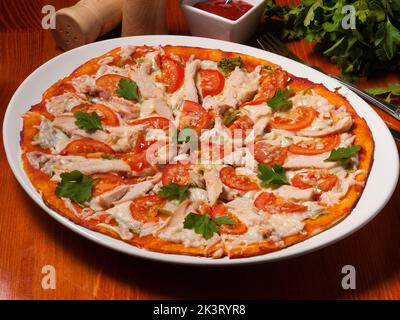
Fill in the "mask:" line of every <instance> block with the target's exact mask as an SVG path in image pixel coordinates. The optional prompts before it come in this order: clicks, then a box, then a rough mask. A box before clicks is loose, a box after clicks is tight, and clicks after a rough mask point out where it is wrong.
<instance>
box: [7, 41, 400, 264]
mask: <svg viewBox="0 0 400 320" xmlns="http://www.w3.org/2000/svg"><path fill="white" fill-rule="evenodd" d="M167 44H171V45H178V46H179V45H183V46H193V47H204V48H214V49H221V50H224V51H233V52H240V53H243V54H248V55H251V56H254V57H258V58H262V59H266V60H269V61H271V62H273V63H276V64H278V65H281V66H282V68H283V69H286V70H288V71H289V72H290V73H292V74H294V75H296V76H300V77H306V78H308V79H310V80H311V81H313V82H316V83H323V84H324V85H325V86H326V87H328V88H329V89H331V90H333V89H334V88H337V87H340V84H339V83H338V82H337V81H336V80H334V79H332V78H330V77H328V76H326V75H324V74H322V73H320V72H318V71H316V70H314V69H312V68H309V67H307V66H304V65H302V64H300V63H298V62H295V61H293V60H290V59H287V58H284V57H281V56H278V55H276V54H273V53H269V52H266V51H262V50H259V49H256V48H252V47H247V46H244V45H239V44H236V43H231V42H225V41H219V40H213V39H207V38H197V37H181V36H141V37H129V38H118V39H112V40H107V41H102V42H96V43H93V44H89V45H86V46H83V47H80V48H76V49H74V50H71V51H68V52H66V53H64V54H61V55H59V56H57V57H55V58H54V59H52V60H50V61H48V62H47V63H45V64H44V65H42V66H41V67H39V68H38V69H36V70H35V71H34V72H33V73H32V74H31V75H30V76H29V77H28V78H27V79H26V80H25V81H24V82H23V83H22V84H21V86H20V87H19V88H18V90H17V91H16V92H15V94H14V96H13V97H12V99H11V101H10V103H9V105H8V108H7V112H6V115H5V118H4V125H3V138H4V146H5V150H6V153H7V159H8V162H9V164H10V166H11V169H12V170H13V172H14V175H15V176H16V178H17V179H18V181H19V183H20V184H21V186H22V187H23V188H24V189H25V191H26V192H27V193H28V194H29V196H30V197H31V198H32V199H33V200H34V201H35V202H36V203H37V204H38V205H40V206H41V207H42V208H43V209H44V210H45V211H46V212H47V213H48V214H50V215H51V216H52V217H53V218H54V219H56V220H57V221H59V222H61V223H62V224H63V225H65V226H66V227H68V228H70V229H71V230H73V231H75V232H76V233H78V234H80V235H82V236H84V237H86V238H88V239H90V240H93V241H95V242H97V243H99V244H102V245H104V246H106V247H109V248H112V249H114V250H118V251H121V252H124V253H127V254H131V255H134V256H138V257H143V258H147V259H152V260H158V261H163V262H170V263H181V264H192V265H238V264H250V263H259V262H267V261H276V260H280V259H284V258H288V257H293V256H297V255H300V254H304V253H306V252H310V251H312V250H315V249H318V248H321V247H324V246H326V245H328V244H331V243H333V242H335V241H337V240H340V239H342V238H344V237H345V236H347V235H349V234H351V233H352V232H354V231H356V230H358V229H359V228H360V227H362V226H363V225H365V224H366V223H367V222H368V221H370V220H371V219H372V218H373V217H374V216H375V215H376V214H377V213H378V212H379V211H380V210H381V209H382V208H383V207H384V206H385V204H386V203H387V201H388V200H389V198H390V197H391V195H392V193H393V191H394V188H395V186H396V183H397V179H398V174H399V158H398V153H397V148H396V145H395V143H394V140H393V138H392V136H391V134H390V132H389V130H388V128H387V127H386V125H385V124H384V122H383V121H382V120H381V118H379V116H378V115H377V114H376V113H375V112H374V111H373V109H371V108H370V107H369V105H368V104H367V103H366V102H364V101H363V100H362V99H361V98H359V97H358V96H357V95H355V94H354V93H352V92H351V91H350V90H348V89H346V88H342V89H341V90H340V93H342V94H343V95H344V96H346V97H347V98H348V100H349V101H350V103H351V104H352V105H353V107H354V108H355V109H356V111H357V112H358V114H359V115H360V116H361V117H364V118H365V119H366V121H367V123H368V125H369V127H370V128H371V130H372V134H373V137H374V140H375V156H374V163H373V166H372V170H371V173H370V176H369V179H368V182H367V184H366V187H365V190H364V192H363V194H362V196H361V199H360V201H359V202H358V204H357V206H356V207H355V208H354V210H353V212H352V213H351V214H350V215H349V216H348V217H347V218H345V219H344V220H343V221H341V222H340V223H338V224H337V225H335V226H333V227H332V228H330V229H328V230H326V231H324V232H322V233H320V234H318V235H316V236H314V237H312V238H309V239H307V240H305V241H303V242H301V243H298V244H295V245H293V246H291V247H288V248H285V249H283V250H280V251H277V252H273V253H269V254H265V255H261V256H256V257H250V258H243V259H233V260H229V259H228V258H223V259H215V260H214V259H211V258H202V257H190V256H181V255H172V254H163V253H157V252H151V251H146V250H143V249H139V248H136V247H134V246H131V245H128V244H127V243H124V242H122V241H119V240H116V239H113V238H111V237H108V236H106V235H103V234H100V233H97V232H94V231H91V230H88V229H85V228H83V227H80V226H78V225H76V224H74V223H72V222H71V221H69V220H67V219H66V218H64V217H62V216H61V215H59V214H58V213H57V212H55V211H53V210H51V209H49V208H48V207H47V206H46V205H45V204H44V203H43V201H42V198H41V197H40V195H39V194H38V193H37V192H36V190H35V189H34V188H33V186H32V185H31V183H30V181H29V179H28V178H27V176H26V174H25V172H24V170H23V168H22V162H21V160H20V158H21V157H20V155H21V152H20V145H19V142H20V141H19V139H20V130H21V128H22V120H21V116H22V114H23V113H25V112H26V111H27V110H28V109H29V108H30V106H31V105H33V104H36V103H37V102H39V101H40V100H41V95H42V93H43V92H44V91H45V90H46V89H47V88H48V87H49V86H51V85H52V84H53V83H54V82H56V81H57V80H59V79H61V78H63V77H65V76H67V75H69V74H70V73H71V72H72V71H73V70H74V69H75V68H77V67H78V66H80V65H81V64H83V63H85V62H87V61H88V60H89V59H91V58H94V57H96V56H99V55H101V54H103V53H105V52H107V51H109V50H111V49H114V48H115V47H119V46H121V45H167Z"/></svg>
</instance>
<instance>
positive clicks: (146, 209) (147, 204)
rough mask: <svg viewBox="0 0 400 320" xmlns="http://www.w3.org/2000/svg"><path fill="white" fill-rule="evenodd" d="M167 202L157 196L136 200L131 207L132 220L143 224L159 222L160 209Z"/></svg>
mask: <svg viewBox="0 0 400 320" xmlns="http://www.w3.org/2000/svg"><path fill="white" fill-rule="evenodd" d="M165 201H166V200H164V199H162V198H160V197H158V196H156V195H149V196H142V197H139V198H136V199H135V201H132V203H131V205H130V210H131V215H132V218H133V219H135V220H138V221H141V222H143V223H146V222H157V221H158V218H157V215H158V209H159V208H160V207H161V206H162V205H163V204H164V203H165Z"/></svg>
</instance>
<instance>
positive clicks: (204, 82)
mask: <svg viewBox="0 0 400 320" xmlns="http://www.w3.org/2000/svg"><path fill="white" fill-rule="evenodd" d="M199 76H200V87H201V95H202V96H203V98H204V97H207V96H215V95H217V94H219V93H220V92H221V91H222V90H223V89H224V85H225V77H224V76H223V74H222V73H221V72H219V71H218V70H214V69H203V70H200V71H199Z"/></svg>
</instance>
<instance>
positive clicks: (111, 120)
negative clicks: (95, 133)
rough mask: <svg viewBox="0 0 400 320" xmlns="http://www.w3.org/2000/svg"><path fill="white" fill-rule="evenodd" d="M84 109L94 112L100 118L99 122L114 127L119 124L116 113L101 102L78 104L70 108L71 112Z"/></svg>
mask: <svg viewBox="0 0 400 320" xmlns="http://www.w3.org/2000/svg"><path fill="white" fill-rule="evenodd" d="M78 110H81V111H84V112H96V113H97V114H98V116H99V117H100V119H101V122H102V123H104V124H105V125H107V126H111V127H116V126H119V120H118V117H117V115H116V114H115V113H114V111H112V110H111V109H110V108H109V107H106V106H105V105H102V104H98V103H96V104H86V105H79V106H76V107H73V108H72V109H71V111H72V112H75V111H78Z"/></svg>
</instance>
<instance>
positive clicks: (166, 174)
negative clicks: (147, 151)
mask: <svg viewBox="0 0 400 320" xmlns="http://www.w3.org/2000/svg"><path fill="white" fill-rule="evenodd" d="M161 180H162V184H163V185H164V186H165V185H167V184H168V183H170V182H173V183H176V184H180V185H186V184H188V183H190V182H191V181H192V176H191V175H190V165H186V164H180V163H176V164H167V165H166V166H165V167H164V169H163V173H162V179H161Z"/></svg>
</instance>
